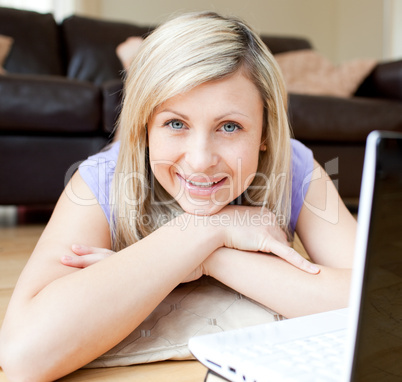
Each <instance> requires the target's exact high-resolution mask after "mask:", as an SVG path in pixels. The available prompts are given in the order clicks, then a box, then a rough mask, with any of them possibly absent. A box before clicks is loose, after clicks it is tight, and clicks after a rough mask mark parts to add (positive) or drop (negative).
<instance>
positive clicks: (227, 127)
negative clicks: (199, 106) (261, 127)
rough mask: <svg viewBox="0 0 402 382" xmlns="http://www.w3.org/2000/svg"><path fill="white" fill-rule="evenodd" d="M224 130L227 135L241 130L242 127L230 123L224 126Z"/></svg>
mask: <svg viewBox="0 0 402 382" xmlns="http://www.w3.org/2000/svg"><path fill="white" fill-rule="evenodd" d="M222 128H223V130H224V131H225V132H227V133H233V132H234V131H236V130H238V129H240V126H239V125H236V124H235V123H233V122H228V123H225V124H224V125H223V126H222Z"/></svg>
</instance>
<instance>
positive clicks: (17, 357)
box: [0, 13, 356, 380]
mask: <svg viewBox="0 0 402 382" xmlns="http://www.w3.org/2000/svg"><path fill="white" fill-rule="evenodd" d="M312 175H313V177H312ZM317 211H318V212H319V213H317ZM355 228H356V223H355V220H354V219H353V217H352V216H351V215H350V214H349V212H348V211H347V209H346V208H345V206H344V205H343V203H342V202H341V201H340V198H339V195H338V193H337V192H336V189H335V187H334V186H333V184H332V182H331V181H330V179H329V177H328V176H327V175H326V174H325V172H324V171H323V170H322V169H321V168H320V167H319V165H318V164H317V163H316V162H314V160H313V158H312V154H311V152H310V151H309V150H308V149H307V148H305V147H304V146H303V145H302V144H300V143H299V142H297V141H294V140H290V129H289V125H288V121H287V117H286V92H285V89H284V85H283V81H282V78H281V74H280V72H279V69H278V67H277V65H276V63H275V61H274V59H273V57H272V55H271V54H270V53H269V52H268V50H267V49H266V48H265V46H264V44H263V43H262V42H261V41H260V39H259V38H258V37H257V35H256V34H255V33H254V32H253V31H252V30H251V29H250V28H249V27H248V26H246V25H245V24H244V23H242V22H241V21H238V20H233V19H226V18H224V17H221V16H219V15H217V14H214V13H196V14H189V15H183V16H180V17H178V18H176V19H174V20H171V21H169V22H167V23H166V24H164V25H162V26H161V27H160V28H158V29H157V30H156V31H155V32H154V33H153V34H152V35H151V36H150V37H148V38H147V39H146V40H145V42H144V43H143V44H142V46H141V48H140V51H139V53H138V55H137V56H136V58H135V60H134V62H133V63H132V65H131V68H130V70H129V72H128V77H127V80H126V88H125V98H124V104H123V109H122V113H121V118H120V121H119V128H118V133H117V138H116V142H115V143H114V144H113V145H111V147H109V148H108V150H106V151H105V152H103V153H100V154H98V155H96V156H94V157H92V158H90V159H89V160H88V161H86V162H84V163H83V164H82V165H81V167H80V170H79V171H78V172H77V173H76V174H75V175H74V176H73V177H72V179H71V181H70V182H69V184H68V185H67V187H66V190H65V192H64V193H63V194H62V195H61V197H60V200H59V202H58V204H57V206H56V208H55V211H54V213H53V215H52V218H51V220H50V221H49V223H48V225H47V227H46V229H45V230H44V232H43V235H42V237H41V238H40V240H39V242H38V244H37V246H36V248H35V250H34V252H33V254H32V256H31V258H30V260H29V262H28V264H27V265H26V267H25V269H24V271H23V272H22V275H21V277H20V279H19V281H18V284H17V286H16V289H15V291H14V294H13V297H12V300H11V302H10V305H9V308H8V312H7V315H6V318H5V320H4V325H3V328H2V331H1V336H0V364H1V366H2V367H3V369H4V371H5V373H6V374H7V375H8V377H9V378H10V380H14V379H15V380H25V379H30V380H31V379H32V380H52V379H56V378H59V377H61V376H63V375H65V374H67V373H69V372H71V371H73V370H76V369H78V368H79V367H81V366H83V365H85V364H86V363H88V362H90V361H91V360H93V359H95V358H96V357H98V356H99V355H101V354H103V353H104V352H106V351H107V350H108V349H110V348H112V347H113V346H114V345H115V344H117V343H118V342H120V341H121V340H123V339H124V338H125V337H126V336H127V335H128V334H129V333H130V332H131V331H133V330H134V329H135V328H136V327H137V326H138V325H139V324H140V323H141V322H142V321H143V320H144V319H145V318H146V317H147V316H148V315H149V313H150V312H152V310H153V309H154V308H155V307H156V306H157V305H158V304H159V303H160V302H161V301H162V300H163V298H164V297H165V296H166V295H168V294H169V293H170V292H171V291H172V290H173V289H174V288H175V287H176V286H177V285H178V284H179V283H182V282H186V281H191V280H194V279H197V278H199V277H200V276H201V275H203V274H206V275H210V276H212V277H214V278H216V279H217V280H219V281H221V282H222V283H224V284H226V285H228V286H229V287H231V288H233V289H235V290H237V291H239V292H240V293H243V294H245V295H247V296H249V297H251V298H253V299H255V300H257V301H259V302H260V303H262V304H264V305H266V306H268V307H270V308H271V309H273V310H275V311H277V312H280V313H281V314H283V315H285V316H287V317H294V316H298V315H304V314H309V313H314V312H318V311H323V310H329V309H335V308H340V307H345V306H346V305H347V302H348V301H347V299H348V289H349V282H350V274H351V270H350V269H351V265H352V256H353V255H352V254H353V246H354V237H355ZM294 231H296V232H297V234H298V236H299V237H300V239H301V241H302V243H303V245H304V247H305V248H306V250H307V252H308V254H309V255H310V257H311V259H312V260H313V262H314V263H316V264H317V265H315V264H312V263H310V262H308V261H307V260H305V259H304V258H303V257H301V256H300V255H299V254H298V253H296V252H295V251H294V250H293V249H292V248H291V247H290V245H289V241H290V240H291V238H292V236H293V233H294ZM77 244H78V245H77ZM127 291H129V293H127Z"/></svg>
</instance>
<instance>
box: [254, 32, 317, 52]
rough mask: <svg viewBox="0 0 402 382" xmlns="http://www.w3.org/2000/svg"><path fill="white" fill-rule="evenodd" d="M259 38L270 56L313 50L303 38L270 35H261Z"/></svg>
mask: <svg viewBox="0 0 402 382" xmlns="http://www.w3.org/2000/svg"><path fill="white" fill-rule="evenodd" d="M260 37H261V40H262V41H263V42H264V44H265V45H266V46H267V47H268V49H269V50H270V51H271V53H272V54H278V53H284V52H289V51H294V50H303V49H312V48H313V46H312V45H311V43H310V41H309V40H307V39H306V38H303V37H287V36H271V35H261V36H260Z"/></svg>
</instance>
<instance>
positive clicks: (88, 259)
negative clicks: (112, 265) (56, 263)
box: [61, 253, 109, 268]
mask: <svg viewBox="0 0 402 382" xmlns="http://www.w3.org/2000/svg"><path fill="white" fill-rule="evenodd" d="M107 257H109V255H106V254H100V253H98V254H92V255H82V256H63V257H62V258H61V262H62V264H64V265H68V266H69V267H75V268H86V267H89V266H90V265H93V264H95V263H97V262H99V261H101V260H104V259H106V258H107Z"/></svg>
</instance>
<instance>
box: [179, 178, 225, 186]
mask: <svg viewBox="0 0 402 382" xmlns="http://www.w3.org/2000/svg"><path fill="white" fill-rule="evenodd" d="M184 180H185V181H186V182H187V183H190V184H192V185H193V186H197V187H212V186H213V185H215V184H218V183H220V182H221V181H222V179H221V180H219V181H217V182H194V181H192V180H189V179H184Z"/></svg>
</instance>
